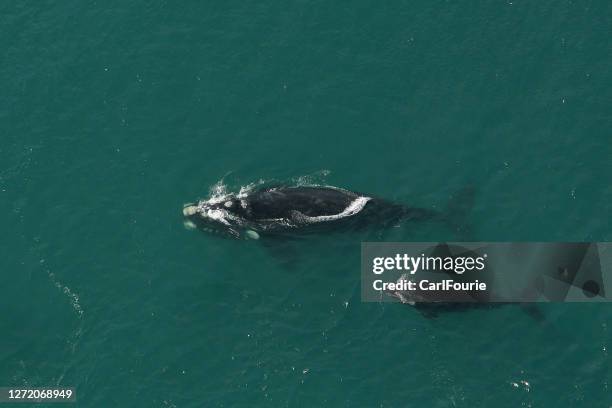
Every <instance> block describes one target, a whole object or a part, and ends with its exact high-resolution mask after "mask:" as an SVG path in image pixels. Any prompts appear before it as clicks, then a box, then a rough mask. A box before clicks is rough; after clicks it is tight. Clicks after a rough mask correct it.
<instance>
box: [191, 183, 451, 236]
mask: <svg viewBox="0 0 612 408" xmlns="http://www.w3.org/2000/svg"><path fill="white" fill-rule="evenodd" d="M183 215H184V216H185V218H186V223H187V224H188V225H190V226H192V227H193V226H195V227H198V228H200V229H203V230H206V231H213V232H225V233H227V234H229V235H231V236H234V237H236V238H253V239H258V238H259V237H260V235H262V234H263V235H265V234H274V233H286V232H301V233H306V232H312V231H318V230H320V229H321V228H329V227H333V228H335V229H338V228H347V229H359V228H363V227H370V226H374V227H381V228H386V227H389V226H392V225H396V224H397V223H399V222H400V221H402V220H406V219H410V220H423V219H432V218H436V217H439V216H440V213H438V212H436V211H433V210H429V209H425V208H415V207H407V206H404V205H402V204H398V203H393V202H390V201H387V200H383V199H380V198H375V197H371V196H368V195H365V194H361V193H357V192H354V191H350V190H345V189H341V188H338V187H331V186H281V187H269V188H261V189H258V190H255V191H250V192H248V193H244V194H226V195H224V196H222V197H214V198H211V199H209V200H201V201H199V202H198V203H197V204H188V205H186V206H185V207H184V208H183ZM254 237H257V238H254Z"/></svg>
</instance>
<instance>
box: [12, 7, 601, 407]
mask: <svg viewBox="0 0 612 408" xmlns="http://www.w3.org/2000/svg"><path fill="white" fill-rule="evenodd" d="M0 11H1V12H0V16H1V17H0V30H1V32H2V34H3V35H2V36H0V46H1V49H2V50H3V52H2V57H1V60H0V61H1V62H2V63H1V64H0V81H1V82H0V83H1V84H2V91H3V92H2V94H3V97H2V98H0V134H1V140H2V144H1V145H0V197H1V199H0V211H1V213H2V214H3V216H2V217H1V218H0V225H2V229H3V231H4V234H3V237H2V238H0V244H1V245H0V254H1V256H2V264H1V265H2V273H0V288H1V290H2V292H1V296H0V311H2V317H1V318H0V333H1V337H0V346H1V347H0V386H22V387H25V386H53V385H61V386H72V387H75V388H76V390H77V398H78V403H77V404H76V405H77V406H79V407H109V406H111V407H113V406H114V407H202V406H205V407H222V406H223V407H230V406H231V407H233V406H244V407H257V406H291V407H293V406H302V407H313V406H343V407H344V406H350V407H353V406H355V407H362V406H363V407H404V406H415V407H422V406H431V407H455V406H456V407H489V406H499V407H517V406H524V407H552V406H555V407H556V406H572V407H609V406H611V405H612V397H611V390H610V387H611V380H612V378H611V377H612V370H611V366H610V363H611V359H610V355H609V353H610V351H609V347H610V340H611V338H612V333H611V330H612V328H611V327H610V324H611V322H610V316H611V313H612V310H611V309H610V307H608V306H607V305H604V306H601V305H594V304H587V305H573V304H560V305H549V306H547V307H543V308H542V309H543V313H544V314H545V316H546V319H545V321H544V322H537V321H534V319H531V318H530V317H529V316H527V315H526V314H524V313H522V312H521V311H520V310H518V309H516V308H512V307H504V308H500V309H496V310H480V311H470V312H465V313H451V314H447V315H442V316H440V317H438V318H436V319H426V318H424V317H423V316H421V315H420V314H419V313H417V312H416V311H414V310H413V309H411V308H409V307H404V306H402V305H399V304H376V303H368V304H366V303H362V302H361V301H360V289H359V288H360V281H359V276H360V272H359V237H355V236H350V235H349V236H332V237H326V236H323V237H315V238H313V239H309V240H307V241H306V242H304V243H303V245H300V246H298V247H297V248H295V247H294V248H293V249H292V252H289V253H287V252H286V251H285V249H284V248H280V250H279V249H278V248H277V249H274V248H268V247H265V246H264V245H262V243H261V242H256V241H232V240H225V239H221V238H218V237H215V236H208V235H206V234H204V233H199V232H195V231H187V230H185V228H184V227H183V225H182V219H181V208H182V205H183V203H186V202H189V201H192V200H194V199H197V198H199V197H206V196H207V195H208V193H209V188H210V187H211V186H213V185H214V184H215V183H217V182H218V181H219V180H220V179H221V178H222V177H223V176H225V175H226V174H228V173H230V174H229V175H228V176H227V177H226V178H225V179H224V180H225V183H226V184H227V185H228V188H232V189H237V188H239V187H240V186H245V185H248V184H249V183H252V182H257V181H258V180H260V179H263V180H285V181H286V180H293V181H294V182H309V181H322V180H323V181H325V182H326V183H329V184H332V185H336V186H341V187H346V188H350V189H354V190H358V191H364V192H368V193H370V194H373V195H378V196H381V197H385V198H389V199H394V200H397V201H401V202H406V203H409V204H413V205H419V206H423V207H436V208H440V207H441V206H443V205H445V203H446V202H447V201H448V199H449V196H450V195H451V194H452V193H453V192H454V191H457V190H458V189H460V188H462V187H463V186H465V185H468V184H472V185H475V186H476V187H477V198H476V203H475V206H474V208H473V211H472V213H471V216H470V224H471V234H472V238H473V239H474V240H496V241H511V240H525V241H610V240H612V225H611V224H610V215H611V213H612V211H611V210H612V207H611V204H610V203H611V202H612V183H611V181H612V176H611V175H612V143H611V142H612V139H611V136H610V129H612V115H611V112H610V107H611V101H612V73H611V72H612V71H611V70H610V66H612V53H611V48H610V41H609V38H610V27H611V24H612V5H611V4H610V3H609V2H604V1H589V2H581V1H577V2H570V1H561V2H552V1H540V2H535V3H534V2H524V1H512V2H503V1H487V2H485V1H480V2H472V3H461V2H448V1H433V2H431V1H413V2H395V3H387V4H382V3H380V2H372V1H358V2H353V3H350V4H349V3H346V4H340V3H334V2H322V1H315V2H304V1H294V2H256V3H255V2H253V3H247V2H236V1H226V2H221V3H217V4H214V3H205V2H181V3H180V4H179V3H176V4H173V3H171V2H165V1H153V2H142V1H133V2H129V3H128V2H114V1H107V2H91V1H88V2H82V1H65V2H60V3H53V2H5V3H4V4H3V5H1V6H0ZM403 238H404V239H407V240H408V239H410V240H420V241H424V240H431V241H436V240H445V239H452V238H453V236H452V234H450V233H449V231H447V230H445V229H444V228H440V227H439V226H427V225H420V226H414V229H411V230H410V231H409V232H408V233H407V235H406V236H404V237H403ZM279 252H283V253H282V254H280V256H279ZM6 406H9V405H6ZM18 406H24V405H18ZM38 406H44V405H38ZM54 406H55V405H54Z"/></svg>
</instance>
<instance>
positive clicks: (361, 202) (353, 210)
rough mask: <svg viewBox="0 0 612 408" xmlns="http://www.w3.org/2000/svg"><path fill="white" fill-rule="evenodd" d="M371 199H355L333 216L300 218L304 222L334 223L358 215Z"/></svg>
mask: <svg viewBox="0 0 612 408" xmlns="http://www.w3.org/2000/svg"><path fill="white" fill-rule="evenodd" d="M371 199H372V198H371V197H357V198H356V199H355V200H354V201H352V202H351V203H350V204H349V205H348V207H346V208H345V209H344V210H342V212H340V213H338V214H334V215H319V216H317V217H309V216H307V215H304V214H301V216H300V218H301V219H302V220H304V221H306V222H324V221H334V220H339V219H341V218H346V217H350V216H351V215H355V214H357V213H359V212H360V211H361V210H363V208H364V207H365V205H366V204H367V203H368V201H370V200H371Z"/></svg>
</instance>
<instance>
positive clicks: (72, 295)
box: [47, 271, 83, 318]
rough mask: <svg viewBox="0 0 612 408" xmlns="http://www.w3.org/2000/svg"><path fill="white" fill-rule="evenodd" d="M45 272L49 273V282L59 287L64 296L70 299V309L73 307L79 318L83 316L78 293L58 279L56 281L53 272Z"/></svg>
mask: <svg viewBox="0 0 612 408" xmlns="http://www.w3.org/2000/svg"><path fill="white" fill-rule="evenodd" d="M47 274H48V275H49V279H50V280H51V283H53V285H54V286H55V287H56V288H57V289H59V290H60V291H61V292H62V293H64V294H65V295H66V297H67V298H68V299H69V300H70V304H71V305H72V309H74V311H75V312H76V313H77V315H78V316H79V318H81V317H82V316H83V308H82V307H81V304H80V303H79V295H77V294H76V293H74V292H73V291H72V290H71V289H70V288H69V287H68V286H66V285H63V284H62V283H61V282H60V281H58V280H57V278H56V277H55V274H54V273H53V272H51V271H47Z"/></svg>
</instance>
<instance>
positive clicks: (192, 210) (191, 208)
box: [183, 205, 198, 217]
mask: <svg viewBox="0 0 612 408" xmlns="http://www.w3.org/2000/svg"><path fill="white" fill-rule="evenodd" d="M197 212H198V206H197V205H187V206H185V207H184V208H183V215H184V216H185V217H189V216H192V215H195V214H196V213H197Z"/></svg>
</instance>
